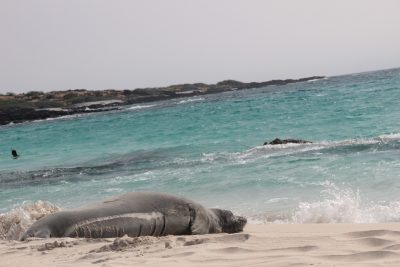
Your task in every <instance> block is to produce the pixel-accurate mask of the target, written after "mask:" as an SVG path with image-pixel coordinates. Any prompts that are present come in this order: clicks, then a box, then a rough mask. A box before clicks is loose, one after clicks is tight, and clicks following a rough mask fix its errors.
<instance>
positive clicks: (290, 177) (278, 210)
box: [0, 69, 400, 223]
mask: <svg viewBox="0 0 400 267" xmlns="http://www.w3.org/2000/svg"><path fill="white" fill-rule="evenodd" d="M399 100H400V69H393V70H386V71H378V72H369V73H362V74H354V75H346V76H337V77H328V78H326V79H322V80H317V81H312V82H304V83H297V84H291V85H286V86H270V87H265V88H259V89H251V90H243V91H234V92H227V93H221V94H215V95H206V96H201V97H200V96H199V97H192V98H184V99H176V100H169V101H161V102H154V103H146V104H141V105H134V106H130V107H126V108H124V109H123V110H121V111H116V112H107V113H97V114H88V115H81V116H72V117H65V118H59V119H54V120H45V121H35V122H29V123H24V124H16V125H7V126H2V127H0V140H1V143H0V213H6V212H9V211H10V210H11V209H14V208H17V207H20V206H21V205H24V204H26V203H29V202H33V201H37V200H45V201H49V202H51V203H54V204H55V205H57V206H59V207H61V208H71V207H77V206H79V205H82V204H85V203H88V202H91V201H95V200H99V199H103V198H106V197H109V196H113V195H117V194H121V193H123V192H128V191H138V190H151V191H162V192H169V193H173V194H177V195H182V196H185V197H188V198H191V199H194V200H196V201H198V202H200V203H202V204H204V205H205V206H207V207H220V208H227V209H231V210H233V211H234V212H236V213H240V214H243V215H246V216H248V217H249V218H250V220H253V221H257V222H264V223H265V222H300V223H306V222H388V221H400V194H399V190H400V119H399V118H400V105H399ZM276 137H280V138H297V139H305V140H310V141H312V142H313V143H312V144H289V145H277V146H270V145H267V146H263V145H262V144H263V143H264V142H265V141H270V140H272V139H274V138H276ZM10 148H15V149H16V150H17V151H18V153H19V154H20V155H21V157H20V158H18V159H17V160H13V159H12V158H11V156H10ZM27 201H28V202H27Z"/></svg>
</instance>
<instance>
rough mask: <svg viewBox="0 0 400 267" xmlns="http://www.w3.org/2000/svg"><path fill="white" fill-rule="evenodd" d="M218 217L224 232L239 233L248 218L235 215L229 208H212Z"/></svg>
mask: <svg viewBox="0 0 400 267" xmlns="http://www.w3.org/2000/svg"><path fill="white" fill-rule="evenodd" d="M211 211H212V212H213V213H214V214H215V215H216V216H217V217H218V219H219V224H220V226H221V230H222V232H224V233H230V234H232V233H237V232H241V231H243V228H244V226H245V225H246V223H247V219H246V218H245V217H242V216H236V215H233V213H232V212H231V211H229V210H221V209H211Z"/></svg>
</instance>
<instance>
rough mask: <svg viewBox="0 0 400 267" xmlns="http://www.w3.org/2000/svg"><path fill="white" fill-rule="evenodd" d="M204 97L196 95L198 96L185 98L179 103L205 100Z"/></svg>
mask: <svg viewBox="0 0 400 267" xmlns="http://www.w3.org/2000/svg"><path fill="white" fill-rule="evenodd" d="M203 100H204V98H202V97H196V98H189V99H184V100H181V101H179V102H178V104H185V103H190V102H198V101H203Z"/></svg>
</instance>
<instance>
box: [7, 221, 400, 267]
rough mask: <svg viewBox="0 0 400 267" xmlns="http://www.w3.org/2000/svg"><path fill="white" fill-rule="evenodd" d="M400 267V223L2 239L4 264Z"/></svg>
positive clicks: (279, 226) (252, 227)
mask: <svg viewBox="0 0 400 267" xmlns="http://www.w3.org/2000/svg"><path fill="white" fill-rule="evenodd" d="M96 265H97V266H102V267H106V266H157V267H161V266H400V224H279V225H277V224H270V225H254V224H253V225H251V224H250V225H248V226H247V227H246V228H245V231H244V232H242V233H237V234H213V235H202V236H166V237H158V238H157V237H140V238H130V237H123V238H117V239H114V238H110V239H72V238H54V239H34V240H29V241H27V242H19V241H7V240H0V266H2V267H8V266H13V267H15V266H41V267H43V266H96Z"/></svg>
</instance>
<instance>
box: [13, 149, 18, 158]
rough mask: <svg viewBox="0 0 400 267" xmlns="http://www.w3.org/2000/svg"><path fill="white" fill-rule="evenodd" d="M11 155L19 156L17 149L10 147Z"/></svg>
mask: <svg viewBox="0 0 400 267" xmlns="http://www.w3.org/2000/svg"><path fill="white" fill-rule="evenodd" d="M11 155H12V156H13V158H14V159H16V158H18V157H19V155H18V153H17V150H15V149H11Z"/></svg>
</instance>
